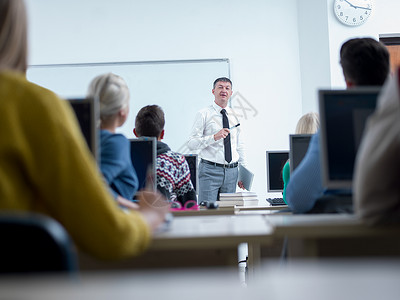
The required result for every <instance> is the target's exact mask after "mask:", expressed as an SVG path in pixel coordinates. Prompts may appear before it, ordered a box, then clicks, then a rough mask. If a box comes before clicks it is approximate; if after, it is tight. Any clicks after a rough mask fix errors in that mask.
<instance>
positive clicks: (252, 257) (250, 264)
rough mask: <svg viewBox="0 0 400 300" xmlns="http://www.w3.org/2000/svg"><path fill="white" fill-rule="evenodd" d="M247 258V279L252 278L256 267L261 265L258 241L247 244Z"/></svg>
mask: <svg viewBox="0 0 400 300" xmlns="http://www.w3.org/2000/svg"><path fill="white" fill-rule="evenodd" d="M248 252H249V256H248V260H247V274H248V279H249V280H252V278H254V276H255V272H256V270H257V268H259V267H260V265H261V245H260V243H249V244H248Z"/></svg>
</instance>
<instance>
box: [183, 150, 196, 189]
mask: <svg viewBox="0 0 400 300" xmlns="http://www.w3.org/2000/svg"><path fill="white" fill-rule="evenodd" d="M184 156H185V159H186V161H187V163H188V165H189V170H190V180H191V181H192V184H193V187H194V190H195V191H196V194H197V181H198V180H197V164H198V156H197V154H185V155H184Z"/></svg>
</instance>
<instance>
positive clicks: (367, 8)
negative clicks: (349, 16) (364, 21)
mask: <svg viewBox="0 0 400 300" xmlns="http://www.w3.org/2000/svg"><path fill="white" fill-rule="evenodd" d="M344 2H346V3H347V4H349V5H350V6H351V7H354V8H361V9H366V10H371V8H369V7H362V6H355V5H353V4H352V3H350V2H349V1H347V0H344Z"/></svg>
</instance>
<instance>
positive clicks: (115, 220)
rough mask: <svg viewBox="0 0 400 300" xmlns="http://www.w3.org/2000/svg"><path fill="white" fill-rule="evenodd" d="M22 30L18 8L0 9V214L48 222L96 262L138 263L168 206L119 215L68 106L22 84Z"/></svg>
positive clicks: (155, 197)
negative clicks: (53, 222) (45, 217)
mask: <svg viewBox="0 0 400 300" xmlns="http://www.w3.org/2000/svg"><path fill="white" fill-rule="evenodd" d="M26 24H27V21H26V11H25V5H24V2H23V0H1V1H0V136H1V138H0V211H2V212H4V211H28V212H36V213H43V214H46V215H48V216H50V217H52V218H54V219H56V220H57V221H58V222H60V223H61V224H62V225H63V226H64V227H65V228H66V230H67V231H68V233H69V234H70V236H71V237H72V239H73V240H74V242H75V244H76V245H77V246H78V247H79V248H80V249H81V250H83V251H84V252H86V253H88V254H90V255H92V256H94V257H97V258H102V259H119V258H125V257H129V256H132V255H137V254H139V253H141V252H142V251H144V250H145V249H146V247H147V245H148V244H149V241H150V237H151V233H152V230H155V229H156V228H157V227H158V226H159V225H160V224H161V223H162V222H163V220H164V216H165V213H166V212H167V211H168V206H167V205H163V204H164V200H165V199H164V198H163V197H161V196H160V195H159V194H155V193H151V192H142V193H141V194H140V196H139V197H140V208H139V209H138V211H133V210H131V211H123V210H121V209H120V208H119V207H118V205H117V203H116V202H115V201H114V199H113V197H112V196H111V194H110V192H109V191H108V190H107V188H106V186H105V183H104V181H103V180H102V177H101V174H100V172H99V170H98V168H97V166H96V162H95V160H94V159H93V158H92V156H91V154H90V152H89V149H88V147H87V145H86V144H85V141H84V139H83V137H82V134H81V132H80V129H79V125H78V123H77V121H76V118H75V116H74V113H73V111H72V109H71V108H70V107H69V105H68V102H67V101H63V100H60V99H59V98H58V97H57V96H56V95H55V94H54V93H52V92H51V91H49V90H46V89H44V88H42V87H40V86H37V85H35V84H33V83H30V82H28V81H27V80H26V78H25V72H26V69H27V25H26ZM156 202H157V203H156ZM158 202H161V203H162V205H160V203H158Z"/></svg>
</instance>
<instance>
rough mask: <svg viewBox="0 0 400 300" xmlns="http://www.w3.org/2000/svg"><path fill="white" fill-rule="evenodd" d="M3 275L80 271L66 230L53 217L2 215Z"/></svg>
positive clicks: (0, 261) (0, 264)
mask: <svg viewBox="0 0 400 300" xmlns="http://www.w3.org/2000/svg"><path fill="white" fill-rule="evenodd" d="M0 241H1V246H0V274H1V273H2V274H5V273H43V272H66V273H69V274H73V273H75V272H76V271H77V269H78V268H77V265H78V264H77V261H78V260H77V256H76V253H75V250H74V246H73V243H72V241H71V239H70V237H69V235H68V233H67V232H66V231H65V229H64V228H63V227H62V226H61V224H59V223H58V222H57V221H55V220H53V219H52V218H50V217H47V216H44V215H40V214H33V213H11V212H10V213H0Z"/></svg>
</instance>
